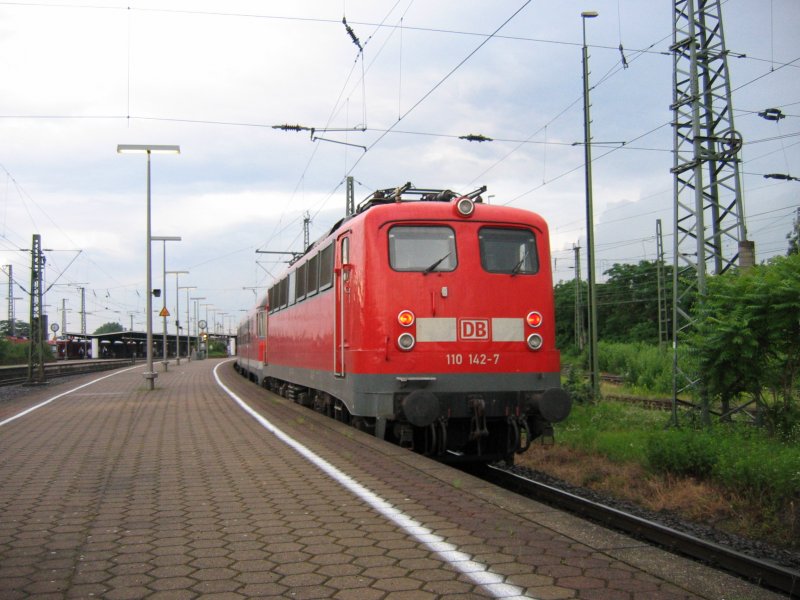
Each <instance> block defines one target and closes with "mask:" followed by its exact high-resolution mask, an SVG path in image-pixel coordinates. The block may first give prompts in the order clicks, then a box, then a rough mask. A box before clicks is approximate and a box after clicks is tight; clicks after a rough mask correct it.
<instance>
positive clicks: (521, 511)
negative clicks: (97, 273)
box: [0, 360, 770, 600]
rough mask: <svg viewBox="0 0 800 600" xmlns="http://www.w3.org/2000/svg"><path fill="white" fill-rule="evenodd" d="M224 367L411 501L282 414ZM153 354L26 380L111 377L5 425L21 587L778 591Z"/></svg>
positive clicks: (3, 533)
mask: <svg viewBox="0 0 800 600" xmlns="http://www.w3.org/2000/svg"><path fill="white" fill-rule="evenodd" d="M215 367H216V370H217V373H218V374H219V375H218V376H219V378H220V379H221V380H222V381H223V382H224V384H225V385H226V386H227V387H228V388H229V389H230V390H232V391H233V392H234V393H235V394H237V395H238V396H239V397H241V398H242V399H244V400H245V401H246V402H247V403H248V404H249V405H250V406H252V407H253V408H255V409H256V410H257V411H258V412H259V413H261V414H262V415H264V416H265V418H266V419H268V420H269V421H270V422H271V423H274V424H275V425H276V426H277V427H279V428H280V429H281V430H282V431H283V432H285V433H286V434H287V435H289V436H291V437H293V438H294V439H296V440H298V441H299V442H300V443H301V444H304V445H305V446H306V447H308V448H309V449H310V450H311V451H313V452H314V453H316V454H317V455H319V456H322V457H323V458H324V459H325V460H326V461H328V463H330V464H331V465H333V466H334V467H335V468H336V469H339V470H340V471H342V472H344V473H346V474H347V475H348V476H349V477H350V478H352V479H353V480H355V481H356V482H358V484H360V485H361V486H363V487H364V488H366V489H368V490H370V491H371V492H372V493H374V495H375V496H376V497H378V498H379V500H380V499H382V501H385V502H384V504H385V505H387V506H390V507H391V510H393V511H394V512H395V513H397V514H399V515H400V516H399V517H397V518H389V517H387V516H386V514H385V513H382V512H379V510H377V509H376V508H375V506H374V505H372V504H370V503H369V502H368V501H367V500H365V499H364V498H361V497H358V496H357V495H355V494H354V493H353V492H352V491H350V490H348V489H346V488H345V487H343V485H342V484H341V483H339V482H337V481H336V480H334V479H333V478H331V476H329V475H328V474H326V473H324V472H323V471H321V470H320V468H319V467H318V466H316V465H315V464H312V463H311V462H309V460H308V459H307V458H305V457H304V456H302V455H301V454H299V453H298V452H297V451H296V450H295V449H293V448H292V447H290V446H288V445H287V444H286V443H284V442H283V441H281V440H280V439H279V438H278V437H276V436H275V435H274V434H273V433H271V432H269V431H268V430H266V429H265V428H264V427H263V426H262V425H261V424H259V423H258V422H257V421H256V420H255V419H253V418H252V417H251V416H250V415H248V414H247V413H246V412H245V411H244V410H243V409H242V408H241V407H240V406H239V405H237V404H236V403H235V402H234V401H233V400H232V399H231V397H230V396H229V395H228V394H226V393H225V391H224V390H223V389H222V388H221V387H220V385H218V383H217V381H216V379H215V375H214V372H213V369H214V368H215ZM142 371H143V368H142V367H138V368H136V369H133V370H126V371H118V372H115V374H113V375H112V376H110V377H105V375H107V374H103V375H97V374H94V375H91V376H85V377H82V378H78V379H72V380H71V381H70V382H65V383H59V384H54V385H53V386H48V387H46V388H41V389H36V390H32V391H31V392H30V393H29V394H28V395H27V396H25V398H24V400H21V399H20V398H15V399H14V401H13V411H21V410H24V409H25V408H27V407H31V406H35V405H37V404H38V403H41V402H42V401H44V400H47V399H49V398H52V397H54V396H56V395H57V394H60V393H62V392H64V391H66V390H69V389H73V388H77V387H78V386H79V385H81V384H83V383H86V382H89V381H93V380H97V379H98V378H99V377H105V378H103V379H101V380H99V381H97V382H96V383H93V384H92V385H89V386H86V387H81V388H80V389H75V391H73V392H71V393H69V394H66V395H64V396H62V397H59V398H57V399H55V400H53V401H52V402H50V403H49V404H47V405H46V406H42V407H41V408H38V409H37V410H35V411H32V412H30V413H28V414H27V415H25V416H23V417H20V418H18V419H15V420H13V421H10V422H7V423H5V424H4V425H2V426H0V598H2V599H3V600H13V599H16V598H36V599H45V598H108V599H111V600H115V599H120V600H121V599H129V598H156V599H161V598H163V599H170V600H178V599H182V598H187V599H188V598H201V597H202V598H230V599H234V598H263V597H285V598H294V599H302V598H338V599H343V600H349V599H353V600H359V599H363V600H369V599H375V600H401V599H412V600H417V599H427V598H431V599H433V598H446V599H456V598H492V597H511V596H513V595H515V594H516V595H519V596H527V597H531V598H539V599H547V598H552V599H557V598H587V599H591V598H597V599H600V598H613V599H628V598H630V599H639V598H642V599H643V598H647V599H653V598H656V599H659V598H664V599H666V598H672V599H677V598H687V599H688V598H722V597H723V595H719V594H724V593H730V592H731V590H733V592H734V594H735V595H733V594H732V597H736V598H767V597H770V594H768V593H767V592H764V591H763V590H758V589H757V588H753V587H751V586H749V585H748V584H746V583H744V582H741V581H739V580H738V579H735V578H732V577H729V576H726V575H718V574H714V573H713V572H712V571H710V570H707V569H706V570H705V571H706V572H707V575H706V576H705V577H698V576H697V569H701V568H702V567H699V566H697V565H694V563H691V564H689V563H686V562H685V561H679V562H677V563H676V566H675V567H674V568H671V569H664V568H660V569H648V568H646V567H645V566H644V565H638V564H636V559H635V558H630V557H631V556H634V557H635V555H636V551H635V550H636V548H637V547H640V546H641V545H640V544H639V543H638V542H635V541H632V540H630V539H628V538H625V537H624V536H619V535H618V534H610V533H609V534H608V535H607V536H606V535H601V534H599V533H598V532H597V527H596V526H591V525H585V526H582V525H581V524H580V522H579V521H577V520H569V519H567V520H569V522H568V523H565V520H564V518H561V517H559V518H558V519H556V518H555V515H560V513H557V512H556V511H553V510H552V509H550V508H547V507H544V506H542V505H539V504H537V503H534V502H530V501H527V500H524V499H520V498H518V497H515V496H513V494H510V493H508V492H504V491H502V490H497V489H495V488H491V486H488V485H487V484H485V483H483V482H480V481H478V480H475V479H473V478H471V477H469V476H468V475H465V474H463V473H461V472H459V471H455V470H452V469H450V468H448V467H445V466H443V465H439V464H437V463H434V462H432V461H429V460H427V459H424V458H422V457H418V456H415V455H412V454H410V453H409V452H408V451H406V450H402V449H400V448H395V447H392V446H388V445H386V444H384V443H382V442H379V441H378V440H375V439H373V438H370V437H368V436H366V435H364V434H362V433H360V432H357V431H355V430H352V429H350V428H347V427H345V426H343V425H342V424H340V423H336V422H334V421H332V420H330V419H326V418H325V417H322V416H320V415H316V414H315V413H313V412H310V411H308V410H307V409H304V408H302V407H299V406H296V405H293V404H291V403H289V402H288V401H286V400H283V399H278V398H276V397H274V396H272V395H271V394H269V393H267V392H266V391H264V390H261V389H259V388H258V387H256V386H255V385H254V384H252V383H250V382H248V381H246V380H245V379H244V378H242V377H240V376H238V375H237V374H236V373H235V372H234V371H233V369H232V366H231V364H230V363H220V361H213V360H207V361H192V362H187V361H182V364H181V365H174V364H173V365H171V366H170V368H169V371H168V372H161V373H159V377H158V379H157V380H156V389H155V390H153V391H149V390H148V389H147V386H146V383H145V380H144V378H143V376H142ZM0 411H2V412H0V414H2V415H3V417H2V418H0V421H2V419H3V418H7V417H8V415H9V414H10V413H11V412H12V411H11V409H9V407H8V406H6V407H5V408H4V409H3V408H1V407H0ZM393 514H394V513H393ZM409 523H411V524H410V525H409ZM423 528H424V529H423ZM570 528H572V529H574V530H575V531H576V532H577V533H574V534H573V533H572V532H571V529H570ZM587 528H588V529H591V535H589V534H584V533H583V531H584V530H585V529H587ZM582 536H584V537H582ZM589 539H590V540H591V542H589V541H587V540H589ZM652 552H653V551H652V550H651V549H648V552H647V554H648V556H652ZM623 556H627V557H628V558H624V559H623V558H620V557H623ZM650 560H653V559H652V558H650ZM655 560H656V562H661V561H660V560H659V559H655ZM665 560H666V559H665ZM669 560H678V559H675V558H674V557H673V558H670V559H669ZM662 567H663V563H662ZM687 572H691V575H690V576H688V575H685V573H687ZM655 573H658V574H655ZM673 575H674V576H673ZM715 578H716V579H715ZM715 581H716V583H715ZM699 582H701V583H699ZM721 590H722V591H721ZM728 597H731V596H728Z"/></svg>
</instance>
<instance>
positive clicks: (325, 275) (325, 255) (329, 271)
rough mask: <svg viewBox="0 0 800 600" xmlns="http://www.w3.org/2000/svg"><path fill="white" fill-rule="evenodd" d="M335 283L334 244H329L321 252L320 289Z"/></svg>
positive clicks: (325, 288)
mask: <svg viewBox="0 0 800 600" xmlns="http://www.w3.org/2000/svg"><path fill="white" fill-rule="evenodd" d="M332 285H333V244H328V245H327V246H326V247H325V248H323V249H322V251H321V252H320V253H319V291H320V292H321V291H322V290H327V289H328V288H329V287H331V286H332Z"/></svg>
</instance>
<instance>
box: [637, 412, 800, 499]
mask: <svg viewBox="0 0 800 600" xmlns="http://www.w3.org/2000/svg"><path fill="white" fill-rule="evenodd" d="M646 455H647V461H648V464H649V465H650V467H651V468H652V469H654V470H655V471H661V472H668V473H674V474H677V475H688V476H693V477H700V478H710V479H712V480H714V481H716V482H718V483H719V484H721V485H723V486H725V487H727V488H729V489H731V490H736V491H737V492H739V493H741V494H744V495H746V496H749V497H752V498H755V499H759V500H764V501H766V502H768V503H769V504H771V505H773V506H781V505H783V504H785V503H786V502H788V501H790V500H792V499H793V498H800V448H797V447H796V446H794V445H784V444H781V443H780V442H778V441H775V440H773V439H770V438H768V437H766V436H765V435H764V434H763V433H762V432H760V431H758V430H754V429H743V428H737V427H717V428H716V429H715V430H714V431H713V432H712V431H695V430H669V431H662V432H657V433H654V434H651V436H650V438H649V439H648V442H647V451H646Z"/></svg>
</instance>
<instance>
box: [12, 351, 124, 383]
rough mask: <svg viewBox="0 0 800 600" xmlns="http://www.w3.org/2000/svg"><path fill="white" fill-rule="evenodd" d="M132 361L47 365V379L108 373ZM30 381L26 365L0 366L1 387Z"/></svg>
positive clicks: (74, 362)
mask: <svg viewBox="0 0 800 600" xmlns="http://www.w3.org/2000/svg"><path fill="white" fill-rule="evenodd" d="M130 364H131V361H130V359H113V358H112V359H101V360H78V361H58V362H52V363H45V365H44V374H45V379H52V378H56V377H66V376H68V375H81V374H84V373H94V372H97V371H108V370H110V369H118V368H120V367H125V366H129V365H130ZM27 379H28V367H27V366H26V365H11V366H0V387H3V386H9V385H18V384H21V383H25V382H26V381H27Z"/></svg>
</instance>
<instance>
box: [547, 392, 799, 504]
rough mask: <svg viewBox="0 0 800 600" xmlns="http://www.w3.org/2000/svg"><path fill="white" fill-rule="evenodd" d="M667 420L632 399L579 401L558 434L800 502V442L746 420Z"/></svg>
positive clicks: (759, 497) (631, 458) (583, 446)
mask: <svg viewBox="0 0 800 600" xmlns="http://www.w3.org/2000/svg"><path fill="white" fill-rule="evenodd" d="M667 421H668V416H667V415H665V413H663V412H660V411H653V410H648V409H645V408H641V407H637V406H633V405H630V404H624V403H618V402H611V401H603V402H600V403H597V404H579V405H574V406H573V408H572V413H571V414H570V416H569V417H568V418H567V420H566V421H564V422H563V423H561V424H559V425H557V426H556V439H557V440H558V441H559V443H561V444H565V445H568V446H570V447H573V448H576V449H579V450H583V451H586V452H592V453H597V454H601V455H603V456H606V457H607V458H608V459H610V460H612V461H617V462H635V463H638V464H640V465H642V466H644V467H646V468H648V469H650V470H652V471H654V472H661V473H671V474H676V475H686V476H691V477H696V478H699V479H706V480H709V481H713V482H715V483H718V484H719V485H721V486H723V487H726V488H728V489H730V490H733V491H736V492H737V493H739V494H741V495H744V496H747V497H750V498H751V499H752V500H754V501H758V502H761V503H763V504H764V505H765V506H770V507H773V508H776V509H777V508H780V507H782V506H786V505H788V504H789V503H791V502H795V504H797V503H798V502H800V447H798V446H797V444H794V443H785V442H782V441H781V440H780V439H777V438H774V437H769V436H768V435H767V434H766V433H764V432H763V431H761V430H758V429H753V428H750V427H749V426H744V425H734V424H717V425H716V426H715V427H714V428H713V429H711V430H694V429H666V428H665V426H666V424H667ZM683 422H687V419H684V420H683Z"/></svg>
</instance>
